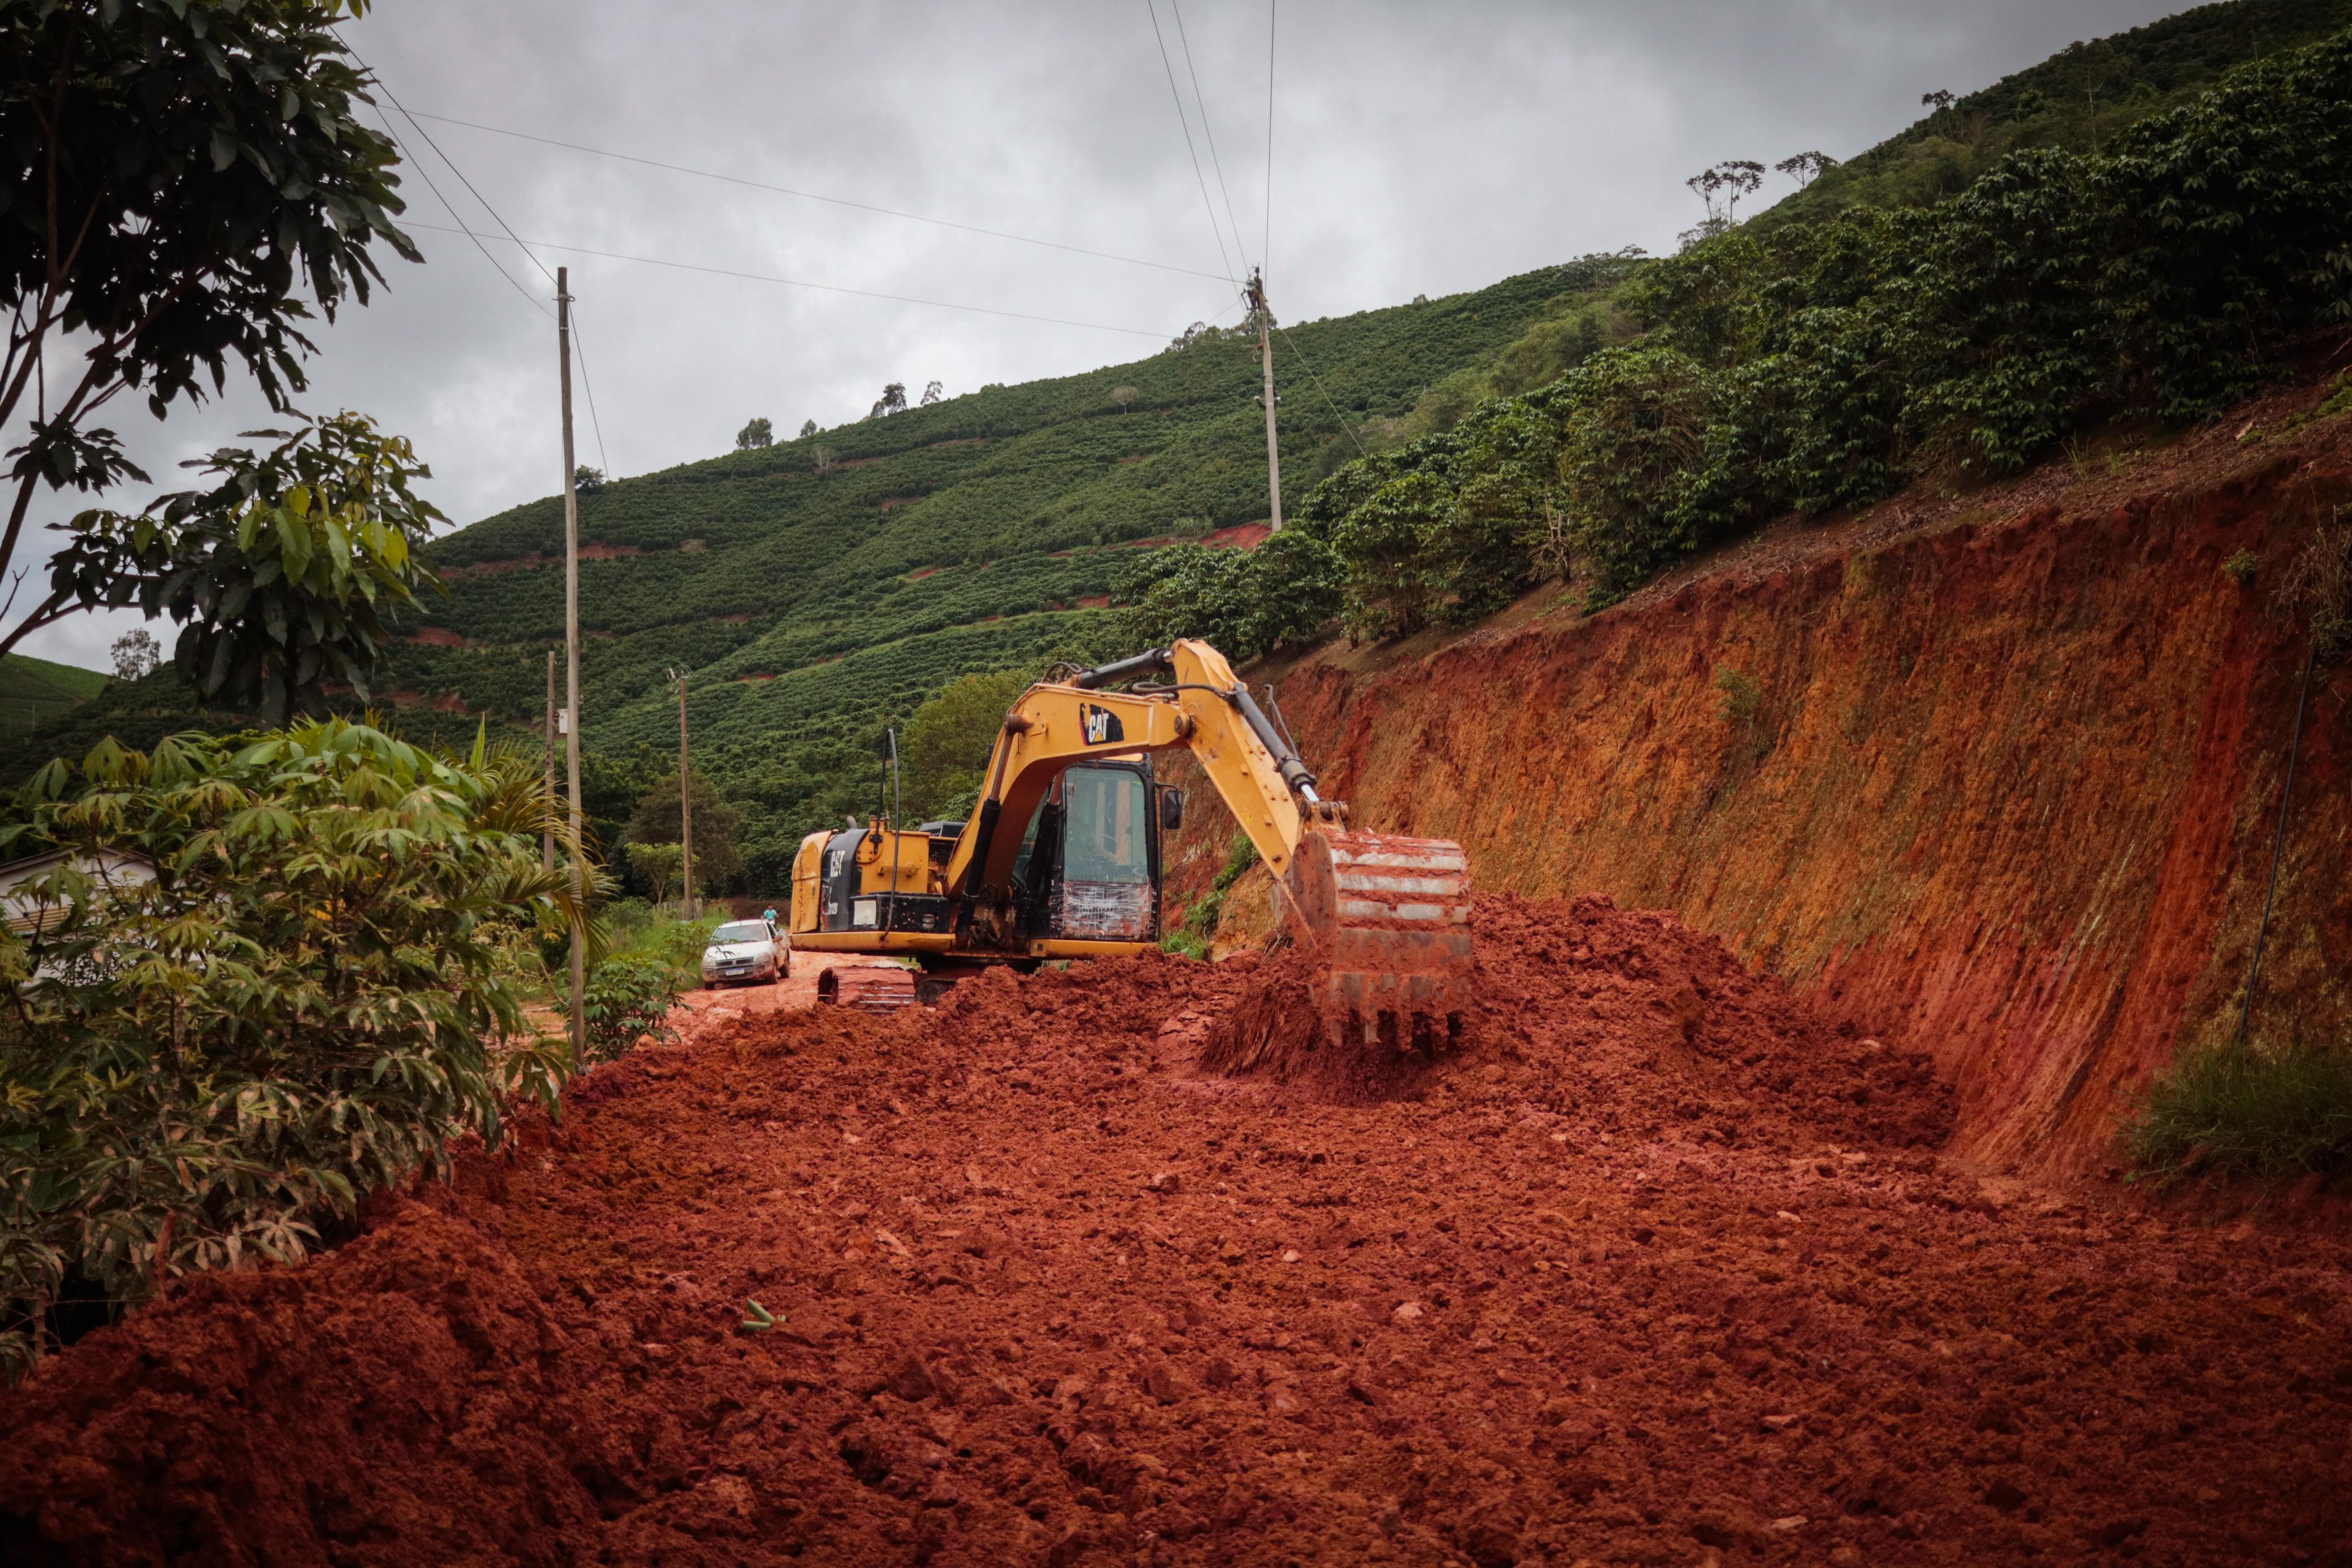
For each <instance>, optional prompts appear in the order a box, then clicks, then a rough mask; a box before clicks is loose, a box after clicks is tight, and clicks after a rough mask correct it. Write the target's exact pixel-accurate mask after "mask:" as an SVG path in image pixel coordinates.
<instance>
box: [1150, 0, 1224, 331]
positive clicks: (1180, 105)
mask: <svg viewBox="0 0 2352 1568" xmlns="http://www.w3.org/2000/svg"><path fill="white" fill-rule="evenodd" d="M1143 11H1144V15H1146V16H1150V18H1151V41H1152V42H1153V43H1156V44H1158V45H1159V46H1160V68H1162V69H1163V70H1165V71H1166V72H1167V73H1168V96H1169V97H1170V98H1171V99H1175V102H1176V123H1177V124H1178V125H1180V126H1181V127H1183V130H1184V151H1185V152H1189V153H1191V154H1192V178H1193V179H1195V180H1197V181H1199V182H1200V185H1201V205H1202V208H1203V209H1205V210H1206V211H1207V213H1208V214H1209V232H1210V233H1211V234H1213V235H1216V236H1217V259H1218V260H1219V261H1222V262H1223V263H1224V267H1225V281H1226V282H1227V283H1230V284H1233V285H1234V287H1236V288H1238V287H1241V284H1240V281H1239V280H1238V279H1237V278H1235V277H1234V262H1233V258H1232V257H1231V256H1227V255H1226V254H1225V231H1224V230H1223V229H1222V228H1219V227H1218V226H1217V208H1216V204H1215V203H1213V202H1212V201H1210V200H1209V177H1208V176H1207V175H1206V174H1203V173H1202V172H1201V153H1200V150H1199V149H1198V148H1196V147H1194V146H1193V145H1192V120H1191V119H1190V118H1189V117H1188V116H1186V114H1185V113H1184V95H1183V94H1182V93H1181V92H1180V91H1178V90H1177V87H1176V67H1175V66H1174V65H1173V64H1172V63H1171V61H1170V60H1169V58H1168V40H1167V39H1166V38H1165V37H1161V35H1160V12H1159V10H1158V9H1157V8H1156V7H1155V6H1154V5H1152V3H1151V0H1143ZM1201 129H1202V130H1203V131H1206V130H1207V129H1208V127H1207V126H1206V125H1203V126H1202V128H1201Z"/></svg>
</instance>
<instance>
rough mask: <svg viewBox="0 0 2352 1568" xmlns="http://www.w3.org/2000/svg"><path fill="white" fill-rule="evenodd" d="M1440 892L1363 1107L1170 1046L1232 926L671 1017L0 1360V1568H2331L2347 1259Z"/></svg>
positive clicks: (1736, 999)
mask: <svg viewBox="0 0 2352 1568" xmlns="http://www.w3.org/2000/svg"><path fill="white" fill-rule="evenodd" d="M1476 929H1477V932H1478V937H1479V974H1478V977H1477V982H1478V983H1477V988H1478V994H1479V996H1480V998H1481V1000H1480V1004H1479V1010H1478V1014H1477V1016H1476V1017H1475V1019H1473V1020H1471V1022H1472V1027H1471V1028H1470V1029H1469V1030H1468V1031H1467V1039H1468V1043H1467V1044H1466V1045H1465V1048H1464V1050H1463V1051H1461V1053H1460V1054H1459V1055H1458V1056H1454V1057H1449V1058H1446V1059H1444V1060H1442V1061H1438V1062H1436V1063H1434V1064H1425V1063H1424V1064H1417V1065H1413V1066H1412V1067H1411V1068H1410V1069H1409V1070H1408V1069H1405V1068H1400V1069H1399V1070H1398V1071H1395V1072H1393V1073H1392V1074H1391V1075H1389V1076H1388V1077H1387V1078H1386V1079H1384V1080H1383V1081H1382V1082H1381V1083H1380V1085H1379V1088H1380V1091H1381V1092H1380V1094H1379V1095H1378V1096H1377V1097H1370V1098H1367V1097H1366V1096H1365V1093H1364V1092H1362V1085H1361V1084H1360V1082H1354V1084H1353V1087H1354V1090H1355V1092H1350V1093H1349V1094H1346V1095H1339V1096H1335V1095H1333V1094H1330V1093H1326V1092H1321V1091H1320V1090H1319V1089H1318V1085H1317V1082H1316V1079H1315V1075H1313V1074H1307V1075H1304V1076H1298V1075H1295V1074H1294V1075H1293V1081H1292V1082H1283V1081H1282V1074H1281V1073H1280V1072H1277V1071H1264V1070H1263V1069H1265V1067H1268V1066H1270V1065H1272V1064H1270V1063H1265V1062H1261V1064H1260V1066H1261V1069H1262V1070H1261V1071H1256V1072H1254V1073H1244V1074H1243V1075H1241V1076H1238V1077H1229V1076H1223V1075H1220V1074H1216V1073H1212V1072H1208V1071H1203V1070H1202V1067H1201V1065H1200V1061H1199V1056H1200V1052H1201V1051H1202V1042H1203V1041H1205V1040H1209V1039H1211V1038H1212V1037H1214V1036H1215V1035H1216V1033H1217V1026H1218V1025H1219V1023H1220V1022H1221V1020H1223V1019H1225V1018H1226V1017H1227V1015H1228V1014H1229V1012H1230V1010H1231V1009H1232V1008H1233V1006H1234V1000H1235V998H1236V997H1237V995H1239V994H1240V993H1241V992H1242V991H1243V990H1244V988H1245V987H1247V986H1248V985H1249V984H1250V983H1251V979H1252V972H1253V970H1252V966H1250V965H1248V964H1241V965H1224V966H1208V965H1202V964H1197V963H1192V962H1189V961H1186V960H1181V959H1174V958H1165V957H1160V956H1150V957H1144V958H1138V959H1128V960H1120V961H1117V962H1106V963H1100V964H1096V965H1093V966H1088V967H1077V968H1074V969H1071V970H1069V971H1068V972H1066V973H1064V972H1046V973H1042V974H1038V975H1035V976H1033V977H1028V978H1025V979H1024V978H1020V977H1015V976H1013V975H1012V974H1010V973H1009V972H1003V971H999V972H992V973H990V974H988V975H985V976H983V977H980V978H978V979H975V980H973V981H971V982H968V983H967V984H965V985H963V986H961V987H960V988H958V989H957V991H956V992H955V993H954V994H953V996H952V997H951V998H950V999H949V1000H948V1002H947V1003H946V1004H945V1005H944V1006H942V1007H941V1008H940V1009H938V1010H936V1011H932V1010H927V1009H915V1010H911V1011H908V1012H905V1013H899V1014H896V1015H891V1016H888V1017H880V1018H877V1017H872V1016H856V1015H850V1014H845V1013H844V1011H843V1010H842V1009H814V1010H805V1011H802V1012H798V1013H778V1014H764V1015H750V1016H745V1015H731V1016H713V1017H710V1018H708V1019H703V1020H702V1021H701V1023H700V1024H699V1026H698V1030H696V1031H695V1032H692V1033H689V1034H688V1037H687V1038H686V1039H685V1040H684V1041H682V1042H681V1043H680V1044H678V1045H676V1046H670V1047H662V1048H649V1049H644V1050H640V1051H637V1052H635V1053H634V1054H632V1055H631V1056H630V1057H628V1058H626V1059H625V1060H623V1061H619V1062H617V1063H614V1064H612V1065H610V1066H607V1067H603V1068H599V1069H598V1070H597V1071H595V1072H594V1073H593V1075H592V1076H591V1077H590V1078H589V1079H588V1080H587V1081H586V1082H584V1083H583V1084H582V1085H581V1086H580V1087H579V1088H578V1089H577V1090H576V1092H574V1093H573V1094H572V1099H571V1103H570V1104H569V1106H568V1107H567V1110H566V1113H565V1117H564V1120H563V1122H562V1125H561V1126H560V1127H553V1128H551V1127H547V1126H543V1125H540V1126H532V1127H529V1128H526V1129H525V1132H524V1135H523V1136H521V1137H520V1138H519V1139H518V1140H516V1141H515V1142H513V1143H510V1144H509V1146H508V1147H507V1148H505V1149H503V1150H501V1151H499V1152H497V1153H495V1154H490V1155H479V1154H478V1155H470V1156H468V1157H467V1159H466V1160H465V1161H464V1162H463V1166H462V1170H461V1175H460V1177H459V1180H458V1181H457V1184H456V1186H455V1187H454V1188H445V1187H435V1188H428V1189H425V1190H424V1191H422V1192H421V1193H419V1194H418V1195H415V1196H413V1197H400V1198H392V1199H387V1200H385V1201H383V1203H381V1204H380V1205H379V1207H378V1209H377V1211H376V1212H375V1214H374V1216H373V1221H372V1224H371V1227H370V1228H369V1230H368V1231H367V1233H366V1234H365V1235H363V1236H362V1237H361V1238H359V1239H356V1240H354V1241H352V1242H351V1243H349V1244H348V1245H346V1246H344V1247H342V1248H341V1249H339V1250H337V1251H335V1252H333V1253H331V1254H329V1255H327V1256H324V1257H322V1258H320V1260H317V1261H315V1262H314V1263H312V1264H311V1265H310V1266H308V1267H306V1268H303V1269H300V1270H276V1271H265V1272H258V1273H245V1274H236V1275H215V1276H210V1277H206V1278H203V1279H198V1280H195V1281H190V1282H189V1283H187V1284H185V1285H184V1286H182V1287H180V1288H179V1289H177V1290H176V1291H174V1293H173V1296H172V1297H171V1298H170V1299H169V1300H168V1301H165V1302H164V1303H163V1304H162V1305H160V1306H158V1307H156V1308H154V1309H152V1310H150V1311H146V1312H141V1313H139V1314H137V1315H136V1316H134V1317H132V1318H131V1319H130V1320H129V1321H128V1322H124V1323H122V1324H121V1325H120V1326H118V1327H115V1328H111V1329H106V1330H101V1331H100V1332H98V1333H93V1334H91V1335H89V1337H87V1338H86V1339H84V1340H83V1341H82V1342H81V1343H79V1344H78V1345H76V1346H75V1347H73V1348H72V1349H71V1350H69V1351H68V1352H67V1353H65V1354H62V1355H59V1356H58V1357H56V1358H54V1359H53V1360H51V1361H50V1362H49V1363H47V1364H45V1365H44V1366H43V1367H42V1368H41V1369H40V1370H39V1371H38V1372H37V1374H36V1375H33V1376H32V1377H31V1378H29V1379H28V1380H27V1381H26V1383H25V1384H24V1385H22V1386H21V1387H19V1388H17V1389H16V1390H14V1391H12V1392H9V1393H6V1394H5V1395H0V1437H4V1438H5V1441H0V1558H5V1560H7V1561H9V1562H27V1563H162V1562H167V1561H169V1562H174V1563H221V1564H248V1563H249V1564H261V1563H304V1564H308V1563H320V1564H326V1563H332V1564H359V1565H375V1564H381V1565H385V1568H392V1565H406V1564H420V1565H421V1564H440V1563H484V1564H488V1563H549V1564H557V1563H566V1564H568V1563H587V1562H605V1563H712V1564H719V1563H730V1564H731V1563H743V1564H759V1563H782V1562H784V1561H787V1560H791V1559H798V1560H799V1561H802V1562H807V1563H835V1564H839V1563H847V1564H866V1563H875V1564H880V1563H975V1564H989V1565H992V1568H993V1565H996V1564H1002V1563H1063V1564H1083V1563H1431V1564H1435V1563H1480V1564H1500V1563H1542V1562H1552V1563H1575V1562H1578V1561H1580V1560H1581V1561H1587V1562H1591V1563H1700V1562H1708V1561H1714V1562H1719V1563H1751V1562H1753V1563H2021V1562H2025V1561H2028V1560H2033V1561H2037V1562H2042V1563H2077V1562H2106V1561H2118V1562H2120V1561H2126V1560H2132V1559H2138V1560H2144V1561H2146V1562H2149V1563H2195V1564H2204V1563H2214V1564H2221V1563H2343V1562H2345V1561H2347V1559H2346V1556H2345V1542H2347V1539H2352V1504H2347V1497H2352V1486H2347V1479H2352V1474H2347V1469H2352V1467H2347V1426H2348V1425H2352V1354H2347V1350H2346V1348H2345V1347H2346V1345H2347V1343H2352V1292H2347V1278H2352V1276H2347V1270H2346V1264H2347V1254H2346V1249H2344V1247H2343V1246H2341V1245H2340V1244H2337V1243H2335V1242H2332V1241H2328V1240H2325V1239H2313V1238H2309V1237H2305V1238H2298V1239H2280V1238H2276V1237H2273V1236H2270V1235H2266V1234H2264V1233H2262V1232H2259V1231H2257V1232H2252V1233H2250V1234H2249V1235H2247V1236H2246V1237H2244V1238H2243V1239H2238V1240H2235V1241H2231V1242H2225V1241H2223V1240H2222V1239H2221V1238H2220V1237H2219V1236H2217V1235H2215V1234H2213V1233H2211V1232H2210V1231H2205V1230H2198V1229H2176V1228H2169V1227H2168V1226H2167V1225H2165V1224H2164V1223H2162V1222H2161V1221H2160V1220H2158V1219H2157V1218H2151V1217H2148V1216H2146V1215H2143V1214H2139V1213H2136V1212H2133V1211H2130V1210H2128V1209H2126V1208H2123V1207H2120V1206H2109V1207H2089V1206H2087V1205H2086V1204H2085V1203H2084V1201H2080V1200H2079V1199H2080V1197H2081V1195H2072V1196H2070V1195H2066V1194H2046V1193H2045V1194H2041V1195H2022V1194H2021V1191H2019V1190H2017V1184H2015V1183H2010V1184H2007V1185H2005V1186H2004V1185H2001V1184H2000V1183H1999V1182H1997V1181H1983V1180H1979V1176H1980V1175H1981V1174H1982V1173H1971V1172H1967V1171H1962V1170H1957V1169H1951V1168H1947V1167H1946V1166H1944V1165H1943V1164H1941V1163H1940V1162H1939V1160H1938V1157H1937V1153H1936V1150H1937V1146H1938V1145H1939V1144H1940V1143H1941V1142H1942V1141H1943V1140H1944V1139H1945V1138H1946V1137H1947V1135H1948V1133H1949V1130H1950V1128H1951V1124H1952V1113H1951V1103H1950V1095H1949V1092H1948V1088H1947V1086H1945V1085H1942V1084H1939V1083H1937V1082H1936V1081H1935V1079H1934V1077H1933V1076H1932V1074H1931V1072H1930V1071H1929V1070H1928V1067H1927V1062H1926V1061H1925V1060H1924V1059H1923V1058H1920V1057H1916V1056H1913V1055H1909V1054H1906V1053H1905V1052H1902V1051H1891V1050H1888V1049H1886V1048H1885V1047H1883V1046H1881V1045H1879V1044H1878V1043H1877V1042H1876V1041H1874V1040H1869V1039H1867V1038H1863V1037H1858V1036H1856V1035H1854V1034H1852V1033H1850V1032H1846V1031H1843V1030H1839V1029H1836V1028H1832V1027H1829V1026H1828V1025H1825V1024H1824V1023H1823V1022H1822V1021H1821V1020H1820V1019H1818V1018H1816V1017H1815V1016H1814V1015H1813V1013H1812V1012H1811V1010H1809V1009H1808V1008H1807V1007H1806V1006H1804V1005H1803V1004H1801V1002H1799V1001H1798V1000H1796V999H1793V998H1791V997H1790V994H1789V993H1788V992H1787V990H1786V989H1785V988H1783V987H1781V986H1780V984H1779V983H1778V982H1777V981H1775V980H1773V979H1770V978H1769V977H1759V976H1757V975H1754V974H1752V973H1750V972H1748V970H1746V969H1744V968H1743V967H1741V966H1740V965H1739V964H1738V962H1737V961H1736V960H1735V959H1734V958H1733V957H1732V956H1730V955H1729V954H1728V953H1727V952H1726V951H1725V950H1724V949H1723V948H1722V947H1721V946H1719V945H1717V943H1715V942H1714V941H1712V940H1709V939H1707V938H1705V937H1701V936H1697V935H1695V934H1694V933H1692V932H1691V931H1689V930H1688V929H1686V928H1685V927H1683V926H1681V925H1678V924H1676V923H1675V922H1674V921H1673V920H1671V919H1668V918H1664V917H1662V916H1657V915H1642V914H1632V913H1626V912H1623V911H1619V910H1616V909H1613V908H1612V907H1610V906H1609V905H1608V904H1605V903H1603V902H1601V901H1599V900H1591V899H1586V900H1579V901H1577V902H1575V903H1571V904H1530V903H1523V902H1519V901H1517V900H1512V899H1507V898H1483V899H1481V900H1480V901H1479V904H1478V911H1477V926H1476ZM1351 1082H1353V1081H1351ZM753 1301H756V1302H758V1303H759V1304H760V1307H761V1312H758V1313H754V1312H752V1311H751V1308H750V1305H749V1303H751V1302H753ZM762 1316H764V1317H766V1318H767V1319H768V1320H770V1322H769V1324H768V1325H763V1324H762V1323H761V1317H762Z"/></svg>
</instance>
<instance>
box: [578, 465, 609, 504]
mask: <svg viewBox="0 0 2352 1568" xmlns="http://www.w3.org/2000/svg"><path fill="white" fill-rule="evenodd" d="M572 488H573V489H575V490H577V491H579V492H580V493H581V494H582V495H583V496H593V495H595V494H596V493H597V492H599V491H601V490H602V489H604V470H603V469H602V468H591V467H589V466H588V465H586V464H584V463H583V464H582V465H580V466H579V467H577V468H574V469H573V470H572Z"/></svg>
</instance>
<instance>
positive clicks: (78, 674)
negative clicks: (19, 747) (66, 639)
mask: <svg viewBox="0 0 2352 1568" xmlns="http://www.w3.org/2000/svg"><path fill="white" fill-rule="evenodd" d="M109 679H110V677H109V676H107V675H103V674H100V673H99V672H98V671H96V670H85V669H80V668H79V667H77V666H75V665H72V664H52V663H51V662H50V661H48V660H47V659H36V658H34V657H32V656H31V655H29V654H26V653H8V654H5V655H0V735H5V736H7V737H10V738H11V739H12V740H13V739H15V738H16V737H22V736H26V735H29V734H31V733H32V732H33V731H34V730H35V729H36V728H37V727H39V726H41V725H43V724H45V723H48V722H51V721H54V720H56V719H58V718H60V717H62V716H65V715H67V714H68V713H70V712H71V711H72V710H73V709H75V708H77V707H79V706H81V705H82V704H83V703H86V702H88V701H89V700H90V699H91V698H92V697H94V696H96V695H98V694H99V693H100V692H102V691H104V690H105V689H106V683H107V681H108V680H109Z"/></svg>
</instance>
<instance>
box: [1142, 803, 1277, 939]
mask: <svg viewBox="0 0 2352 1568" xmlns="http://www.w3.org/2000/svg"><path fill="white" fill-rule="evenodd" d="M1257 863H1258V852H1257V845H1256V844H1255V843H1253V842H1252V841H1250V836H1249V835H1248V834H1247V833H1235V834H1234V841H1233V843H1232V845H1231V846H1230V847H1228V848H1227V850H1226V851H1225V863H1224V864H1223V866H1221V867H1220V868H1218V871H1217V875H1216V880H1215V881H1213V882H1212V883H1210V884H1209V891H1208V892H1206V893H1204V894H1202V895H1201V896H1200V897H1199V898H1197V899H1195V900H1193V902H1192V908H1190V909H1188V910H1186V911H1185V912H1184V920H1183V924H1181V925H1179V926H1177V927H1176V929H1175V930H1173V931H1171V932H1169V933H1168V934H1167V935H1166V936H1162V937H1161V938H1160V951H1161V952H1163V953H1181V954H1182V955H1183V956H1185V957H1187V958H1202V959H1205V958H1207V957H1208V956H1209V948H1210V945H1211V944H1212V943H1213V941H1214V940H1215V939H1216V935H1217V922H1218V921H1219V920H1220V919H1222V918H1223V915H1224V912H1225V894H1228V893H1231V892H1232V891H1233V887H1234V883H1237V882H1239V881H1240V880H1241V879H1242V873H1244V872H1245V871H1247V870H1249V868H1250V867H1252V866H1254V865H1255V864H1257Z"/></svg>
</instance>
